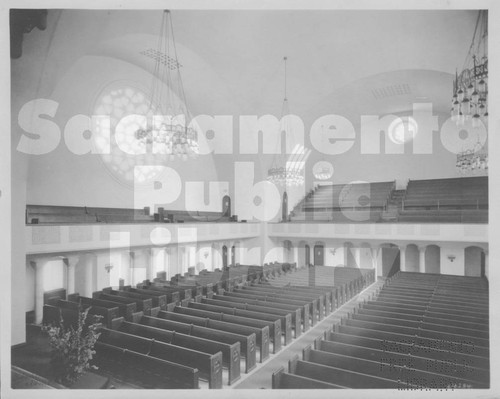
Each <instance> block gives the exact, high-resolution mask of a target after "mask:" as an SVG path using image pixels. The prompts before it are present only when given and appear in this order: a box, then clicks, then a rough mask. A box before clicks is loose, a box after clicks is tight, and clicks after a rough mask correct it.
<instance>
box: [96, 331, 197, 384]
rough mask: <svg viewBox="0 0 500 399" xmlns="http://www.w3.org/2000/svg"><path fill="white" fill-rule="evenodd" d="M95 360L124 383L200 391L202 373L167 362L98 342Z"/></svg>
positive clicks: (100, 366) (195, 369)
mask: <svg viewBox="0 0 500 399" xmlns="http://www.w3.org/2000/svg"><path fill="white" fill-rule="evenodd" d="M95 350H96V354H95V355H94V359H95V361H96V363H97V365H98V366H99V368H102V369H104V370H106V371H108V372H111V373H113V375H119V376H120V379H122V380H124V381H131V382H136V381H137V382H138V383H140V384H141V385H142V386H143V387H144V388H153V389H198V388H199V382H198V381H199V371H198V369H197V368H193V367H187V366H183V365H180V364H177V363H174V362H170V361H167V360H162V359H158V358H155V357H151V356H148V355H145V354H142V353H138V352H135V351H130V350H127V349H123V348H121V347H118V346H115V345H111V344H106V343H103V342H99V341H97V342H96V344H95Z"/></svg>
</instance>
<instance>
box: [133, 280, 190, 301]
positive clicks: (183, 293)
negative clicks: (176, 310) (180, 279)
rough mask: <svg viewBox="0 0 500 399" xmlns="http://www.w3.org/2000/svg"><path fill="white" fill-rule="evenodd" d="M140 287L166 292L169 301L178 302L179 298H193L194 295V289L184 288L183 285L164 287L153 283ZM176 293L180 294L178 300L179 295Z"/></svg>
mask: <svg viewBox="0 0 500 399" xmlns="http://www.w3.org/2000/svg"><path fill="white" fill-rule="evenodd" d="M138 288H139V287H138ZM140 289H143V290H151V291H157V292H161V293H162V294H166V295H167V300H168V302H178V301H179V300H182V299H191V298H192V297H193V295H192V290H191V289H190V288H187V289H184V288H181V287H164V286H161V287H160V286H157V285H154V284H153V285H140ZM172 294H174V296H172ZM175 294H178V295H179V299H177V300H176V298H177V296H176V295H175Z"/></svg>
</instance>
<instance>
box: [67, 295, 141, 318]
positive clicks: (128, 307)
mask: <svg viewBox="0 0 500 399" xmlns="http://www.w3.org/2000/svg"><path fill="white" fill-rule="evenodd" d="M68 300H69V301H72V302H77V303H81V304H83V305H88V306H94V305H95V306H100V307H103V308H108V309H109V308H118V309H119V312H120V316H122V317H125V319H127V320H132V317H133V315H134V313H136V312H137V305H136V304H135V303H128V304H127V303H120V302H114V301H105V300H102V299H93V298H88V297H84V296H79V295H78V294H75V295H69V296H68Z"/></svg>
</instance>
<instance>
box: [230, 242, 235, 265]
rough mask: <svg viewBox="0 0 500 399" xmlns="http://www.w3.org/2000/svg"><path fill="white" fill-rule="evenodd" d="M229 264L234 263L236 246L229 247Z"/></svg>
mask: <svg viewBox="0 0 500 399" xmlns="http://www.w3.org/2000/svg"><path fill="white" fill-rule="evenodd" d="M231 265H232V266H235V265H236V247H235V246H234V245H233V246H232V247H231Z"/></svg>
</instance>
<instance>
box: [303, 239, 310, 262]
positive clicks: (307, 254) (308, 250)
mask: <svg viewBox="0 0 500 399" xmlns="http://www.w3.org/2000/svg"><path fill="white" fill-rule="evenodd" d="M304 249H305V251H304V255H305V256H304V262H305V266H306V267H307V266H309V265H310V264H311V247H310V246H309V244H306V246H305V247H304Z"/></svg>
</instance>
